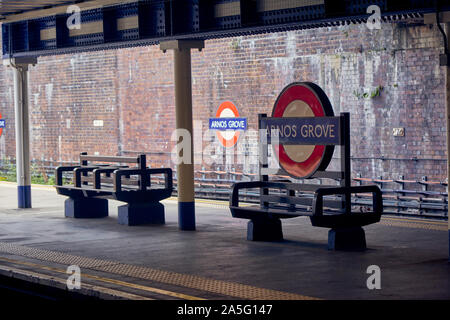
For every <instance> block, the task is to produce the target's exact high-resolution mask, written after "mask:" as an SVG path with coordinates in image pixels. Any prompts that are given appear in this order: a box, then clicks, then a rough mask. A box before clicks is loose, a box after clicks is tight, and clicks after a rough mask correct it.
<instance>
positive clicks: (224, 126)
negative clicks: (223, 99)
mask: <svg viewBox="0 0 450 320" xmlns="http://www.w3.org/2000/svg"><path fill="white" fill-rule="evenodd" d="M209 129H210V130H219V131H227V130H229V131H245V130H247V119H246V118H214V119H209Z"/></svg>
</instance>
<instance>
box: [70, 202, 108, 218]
mask: <svg viewBox="0 0 450 320" xmlns="http://www.w3.org/2000/svg"><path fill="white" fill-rule="evenodd" d="M64 214H65V216H66V217H67V218H75V219H94V218H104V217H107V216H108V200H105V199H90V198H79V199H73V198H69V199H66V201H65V202H64Z"/></svg>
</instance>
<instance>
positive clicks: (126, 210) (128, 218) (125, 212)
mask: <svg viewBox="0 0 450 320" xmlns="http://www.w3.org/2000/svg"><path fill="white" fill-rule="evenodd" d="M165 223H166V219H165V216H164V205H162V204H161V203H159V202H156V203H133V204H130V203H129V204H126V205H124V206H120V207H119V224H123V225H127V226H139V225H144V224H165Z"/></svg>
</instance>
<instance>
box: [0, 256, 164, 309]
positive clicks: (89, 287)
mask: <svg viewBox="0 0 450 320" xmlns="http://www.w3.org/2000/svg"><path fill="white" fill-rule="evenodd" d="M0 270H1V271H6V272H7V273H8V276H10V277H12V278H17V279H20V278H19V277H17V275H21V276H25V277H29V278H31V281H33V278H34V279H36V278H37V279H40V280H47V281H51V282H57V283H59V284H62V285H66V281H67V280H66V279H61V278H57V277H55V276H53V275H51V276H49V275H47V274H43V273H37V272H32V271H28V270H23V269H17V268H13V267H10V266H1V265H0ZM22 280H23V279H22ZM61 289H62V288H61ZM83 289H85V290H88V291H95V292H100V293H102V294H107V295H109V296H112V297H120V298H123V299H128V300H155V299H152V298H148V297H143V296H139V295H136V294H132V293H128V292H124V291H118V290H114V289H110V288H105V287H100V286H97V285H91V284H88V283H83Z"/></svg>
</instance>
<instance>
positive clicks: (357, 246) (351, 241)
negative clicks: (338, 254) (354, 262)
mask: <svg viewBox="0 0 450 320" xmlns="http://www.w3.org/2000/svg"><path fill="white" fill-rule="evenodd" d="M366 249H367V246H366V234H365V232H364V229H363V228H349V229H332V230H330V231H329V232H328V250H342V251H364V250H366Z"/></svg>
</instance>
